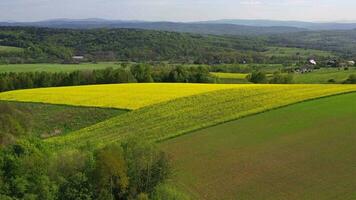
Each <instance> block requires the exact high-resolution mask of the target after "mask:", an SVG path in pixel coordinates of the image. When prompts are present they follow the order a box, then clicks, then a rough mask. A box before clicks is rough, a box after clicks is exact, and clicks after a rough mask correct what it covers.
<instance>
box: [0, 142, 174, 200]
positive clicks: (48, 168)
mask: <svg viewBox="0 0 356 200" xmlns="http://www.w3.org/2000/svg"><path fill="white" fill-rule="evenodd" d="M168 162H169V161H168V159H167V156H166V155H165V154H164V153H163V152H161V151H159V150H158V149H157V147H156V146H154V145H153V144H149V143H146V142H143V141H138V140H137V139H130V140H129V141H127V142H125V143H124V144H122V145H120V144H112V145H109V146H107V147H105V148H103V149H98V150H91V149H87V150H85V149H81V150H71V149H67V150H62V151H59V152H56V153H52V152H51V151H50V149H49V148H48V146H45V145H44V144H43V143H42V142H41V141H40V140H37V139H28V140H19V141H18V142H17V143H15V144H13V145H9V146H7V147H5V148H3V149H1V150H0V197H1V199H11V198H13V199H33V200H52V199H53V200H55V199H58V200H94V199H95V200H101V199H102V200H128V199H148V198H149V197H150V196H152V195H153V193H154V192H155V191H156V188H157V186H158V185H160V184H163V183H164V182H165V180H166V179H167V178H168V176H169V175H170V167H169V164H168Z"/></svg>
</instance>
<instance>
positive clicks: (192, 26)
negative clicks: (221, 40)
mask: <svg viewBox="0 0 356 200" xmlns="http://www.w3.org/2000/svg"><path fill="white" fill-rule="evenodd" d="M0 26H34V27H47V28H70V29H95V28H110V29H112V28H134V29H146V30H158V31H173V32H183V33H198V34H214V35H262V34H273V33H289V32H298V31H305V30H306V29H303V28H298V27H289V26H282V25H281V26H280V25H276V26H270V27H261V26H250V25H237V24H228V23H216V24H215V23H211V24H209V23H199V22H193V23H180V22H145V21H120V20H102V19H84V20H71V19H57V20H48V21H40V22H28V23H26V22H23V23H21V22H13V23H9V22H0Z"/></svg>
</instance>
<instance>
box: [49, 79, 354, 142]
mask: <svg viewBox="0 0 356 200" xmlns="http://www.w3.org/2000/svg"><path fill="white" fill-rule="evenodd" d="M148 86H149V84H148ZM237 86H239V87H237V88H232V89H220V90H216V91H211V92H205V93H201V94H196V95H191V96H187V97H183V98H178V99H175V100H170V101H165V102H162V103H159V104H153V105H149V106H146V107H143V108H140V109H137V110H134V111H131V112H128V113H126V114H123V115H120V116H118V117H113V118H111V119H109V120H106V121H104V122H101V123H98V124H95V125H93V126H89V127H86V128H84V129H81V130H79V131H75V132H73V133H71V134H68V135H65V136H61V137H54V138H50V139H48V140H47V142H49V143H50V144H52V145H54V146H59V147H61V146H62V147H64V146H65V147H69V146H73V147H75V146H81V145H85V144H87V143H92V144H93V145H95V146H102V145H107V144H108V143H112V142H115V141H120V140H123V139H125V138H127V137H130V136H139V137H141V138H146V139H147V140H151V141H162V140H166V139H169V138H172V137H177V136H179V135H182V134H186V133H189V132H191V131H195V130H198V129H202V128H206V127H210V126H214V125H217V124H221V123H225V122H228V121H231V120H235V119H238V118H241V117H245V116H248V115H252V114H256V113H260V112H264V111H267V110H271V109H275V108H278V107H282V106H286V105H289V104H293V103H297V102H300V101H305V100H309V99H315V98H320V97H324V96H329V95H335V94H341V93H347V92H352V91H356V87H355V86H352V85H247V84H245V85H237ZM131 91H132V90H131ZM176 91H179V89H176ZM132 92H134V91H132ZM137 100H138V99H137Z"/></svg>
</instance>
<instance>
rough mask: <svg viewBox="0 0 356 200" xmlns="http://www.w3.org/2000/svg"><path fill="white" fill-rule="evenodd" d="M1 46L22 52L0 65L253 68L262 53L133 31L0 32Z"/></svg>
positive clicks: (259, 47)
mask: <svg viewBox="0 0 356 200" xmlns="http://www.w3.org/2000/svg"><path fill="white" fill-rule="evenodd" d="M0 46H11V47H19V48H23V49H24V52H23V53H19V54H16V55H12V56H11V55H10V57H9V55H1V53H0V61H1V60H2V62H8V61H9V59H10V61H11V62H31V61H32V62H53V61H59V62H61V61H66V60H70V59H71V58H72V56H73V55H84V56H85V58H86V59H89V60H91V61H107V60H108V61H109V60H129V61H162V60H165V61H175V62H190V63H192V62H197V63H220V62H224V63H233V62H242V61H243V60H248V61H251V62H252V61H253V62H258V60H259V59H263V58H262V57H261V55H260V54H259V52H261V51H263V50H264V49H265V46H264V41H263V40H262V39H259V38H250V37H246V36H240V37H223V36H201V35H195V34H183V33H174V32H165V31H148V30H135V29H91V30H73V29H50V28H33V27H0Z"/></svg>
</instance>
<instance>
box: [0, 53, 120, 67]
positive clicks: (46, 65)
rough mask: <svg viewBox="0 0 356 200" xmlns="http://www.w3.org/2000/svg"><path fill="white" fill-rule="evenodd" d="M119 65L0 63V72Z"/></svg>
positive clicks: (103, 63)
mask: <svg viewBox="0 0 356 200" xmlns="http://www.w3.org/2000/svg"><path fill="white" fill-rule="evenodd" d="M0 49H1V47H0ZM0 51H1V50H0ZM120 66H121V65H120V64H119V63H115V62H100V63H81V64H54V63H51V64H50V63H39V64H7V65H0V73H4V72H42V71H45V72H72V71H77V70H94V69H105V68H108V67H112V68H118V67H120Z"/></svg>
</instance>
